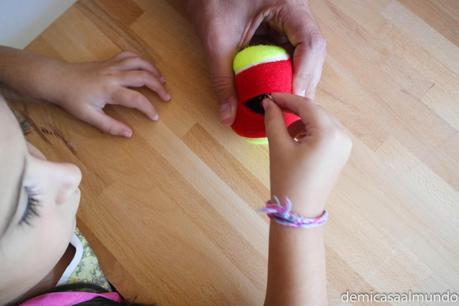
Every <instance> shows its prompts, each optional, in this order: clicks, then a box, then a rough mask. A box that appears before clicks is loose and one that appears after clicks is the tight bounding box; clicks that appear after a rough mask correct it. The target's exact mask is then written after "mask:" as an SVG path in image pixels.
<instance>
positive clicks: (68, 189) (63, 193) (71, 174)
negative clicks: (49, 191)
mask: <svg viewBox="0 0 459 306" xmlns="http://www.w3.org/2000/svg"><path fill="white" fill-rule="evenodd" d="M59 172H60V173H59V175H58V177H57V178H58V179H59V182H60V184H59V185H60V186H59V190H58V193H57V194H58V198H57V201H56V202H57V203H58V204H62V203H65V202H67V200H68V199H69V198H70V197H72V196H74V195H75V193H77V192H78V190H79V189H78V186H80V182H81V171H80V169H79V168H78V167H77V166H76V165H73V164H61V165H60V171H59Z"/></svg>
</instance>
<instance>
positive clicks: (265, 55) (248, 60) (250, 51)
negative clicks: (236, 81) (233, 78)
mask: <svg viewBox="0 0 459 306" xmlns="http://www.w3.org/2000/svg"><path fill="white" fill-rule="evenodd" d="M288 58H289V55H288V53H287V51H285V49H283V48H281V47H278V46H273V45H258V46H250V47H247V48H245V49H243V50H241V51H239V52H238V53H237V54H236V56H235V57H234V60H233V70H234V73H236V74H237V73H239V72H241V71H242V70H245V69H247V68H249V67H252V66H254V65H257V64H260V63H270V62H275V61H280V60H286V59H288Z"/></svg>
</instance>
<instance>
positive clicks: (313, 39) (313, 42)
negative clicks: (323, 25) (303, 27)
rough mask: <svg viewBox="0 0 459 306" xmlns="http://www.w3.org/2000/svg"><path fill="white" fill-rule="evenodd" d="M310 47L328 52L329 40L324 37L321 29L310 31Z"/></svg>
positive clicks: (317, 50) (321, 51)
mask: <svg viewBox="0 0 459 306" xmlns="http://www.w3.org/2000/svg"><path fill="white" fill-rule="evenodd" d="M309 47H310V48H311V49H312V50H314V51H316V52H320V53H325V52H326V50H327V40H326V39H325V37H323V35H322V33H320V32H319V30H314V31H311V32H310V33H309Z"/></svg>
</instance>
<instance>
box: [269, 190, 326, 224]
mask: <svg viewBox="0 0 459 306" xmlns="http://www.w3.org/2000/svg"><path fill="white" fill-rule="evenodd" d="M273 198H274V201H268V202H266V207H265V208H262V209H260V211H262V212H264V213H265V214H267V215H268V217H269V218H270V219H273V220H274V221H275V222H276V223H279V224H282V225H285V226H289V227H295V228H313V227H317V226H320V225H323V224H325V223H326V222H327V220H328V212H327V211H326V210H324V211H323V213H322V214H321V215H320V216H318V217H315V218H307V217H303V216H300V215H298V214H297V213H295V212H292V201H290V199H289V198H285V205H282V204H281V202H280V201H279V198H277V197H276V196H274V197H273Z"/></svg>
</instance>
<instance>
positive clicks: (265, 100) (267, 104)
mask: <svg viewBox="0 0 459 306" xmlns="http://www.w3.org/2000/svg"><path fill="white" fill-rule="evenodd" d="M269 103H271V99H269V98H264V99H263V101H262V102H261V104H262V105H263V108H264V109H265V110H267V109H268V107H269Z"/></svg>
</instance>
